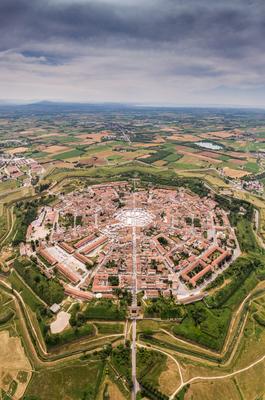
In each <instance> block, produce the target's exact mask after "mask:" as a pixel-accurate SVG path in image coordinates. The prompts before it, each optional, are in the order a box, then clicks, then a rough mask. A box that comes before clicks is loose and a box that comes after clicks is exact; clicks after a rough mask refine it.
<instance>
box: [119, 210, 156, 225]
mask: <svg viewBox="0 0 265 400" xmlns="http://www.w3.org/2000/svg"><path fill="white" fill-rule="evenodd" d="M115 217H116V219H117V220H118V221H120V222H121V223H122V224H123V225H124V226H145V225H148V224H149V223H150V222H151V221H152V220H153V215H152V214H150V213H149V212H147V211H145V210H143V209H141V208H134V209H127V210H121V211H119V212H118V213H117V214H116V216H115Z"/></svg>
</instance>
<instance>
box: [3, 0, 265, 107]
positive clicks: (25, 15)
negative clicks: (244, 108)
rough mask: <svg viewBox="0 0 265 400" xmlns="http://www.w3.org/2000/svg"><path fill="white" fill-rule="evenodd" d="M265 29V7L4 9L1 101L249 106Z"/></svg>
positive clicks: (165, 3)
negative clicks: (196, 103)
mask: <svg viewBox="0 0 265 400" xmlns="http://www.w3.org/2000/svg"><path fill="white" fill-rule="evenodd" d="M264 21H265V2H264V0H220V1H219V2H217V1H214V0H0V86H1V96H7V97H10V98H16V97H19V98H21V99H25V97H27V98H31V99H33V98H34V99H40V98H46V99H64V100H67V99H69V100H80V99H82V100H83V101H87V100H88V101H136V102H138V101H139V102H141V101H143V102H148V103H149V102H152V101H153V100H154V99H155V100H156V101H157V102H166V103H169V102H171V103H174V102H176V101H177V102H180V103H181V104H183V103H185V104H188V103H189V102H191V103H193V104H194V102H195V101H197V102H198V103H200V102H205V101H207V102H208V101H209V102H210V101H214V102H215V104H216V98H220V99H221V100H220V101H222V102H223V101H227V99H228V102H229V103H231V101H232V98H233V93H235V95H234V101H236V102H239V100H240V102H243V103H244V104H247V103H248V99H249V96H250V94H252V93H255V91H257V90H258V88H259V87H264V85H265V74H264V64H265V40H264V38H265V22H264ZM220 87H224V88H225V89H224V90H223V91H220V90H219V91H218V90H217V89H218V88H220ZM229 88H230V89H229ZM225 92H226V93H227V98H226V95H225ZM242 93H245V97H244V98H243V96H242ZM240 96H241V97H242V98H240ZM261 97H262V95H259V96H258V97H257V98H259V99H261ZM252 98H253V99H254V96H252ZM241 100H242V101H241ZM259 101H261V100H259ZM253 104H254V100H253ZM264 104H265V94H264Z"/></svg>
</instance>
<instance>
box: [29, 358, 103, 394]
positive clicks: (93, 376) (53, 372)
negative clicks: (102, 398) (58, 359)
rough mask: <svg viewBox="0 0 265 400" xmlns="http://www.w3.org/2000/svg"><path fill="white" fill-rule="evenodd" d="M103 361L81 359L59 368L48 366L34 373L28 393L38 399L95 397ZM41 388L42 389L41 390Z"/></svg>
mask: <svg viewBox="0 0 265 400" xmlns="http://www.w3.org/2000/svg"><path fill="white" fill-rule="evenodd" d="M103 366H104V365H103V362H102V361H95V362H93V361H91V362H90V363H82V362H80V361H78V362H74V363H71V364H68V365H67V366H63V365H62V366H61V367H58V368H46V369H44V370H41V371H38V373H35V374H33V377H32V379H31V381H30V384H29V386H28V389H27V392H26V395H27V396H29V398H30V396H36V399H38V400H47V399H51V400H62V399H69V400H81V399H85V400H88V399H94V398H95V395H96V392H97V389H98V387H99V384H100V381H101V378H102V371H103ZM40 388H41V390H40Z"/></svg>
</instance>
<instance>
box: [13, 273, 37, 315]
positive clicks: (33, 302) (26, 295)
mask: <svg viewBox="0 0 265 400" xmlns="http://www.w3.org/2000/svg"><path fill="white" fill-rule="evenodd" d="M9 281H10V282H11V284H12V287H13V288H14V289H16V290H17V291H18V292H19V293H20V294H21V296H22V298H23V300H24V301H25V303H26V304H27V305H28V306H29V307H30V308H31V309H32V311H36V310H37V309H38V308H39V307H40V306H43V304H42V303H41V302H40V301H39V299H38V298H37V297H36V296H35V295H34V294H33V292H32V291H31V290H30V289H28V287H27V286H26V285H25V284H24V282H23V281H22V280H21V279H20V278H19V276H18V275H17V274H16V272H14V271H13V272H12V273H11V275H10V276H9Z"/></svg>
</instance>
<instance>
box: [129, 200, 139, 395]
mask: <svg viewBox="0 0 265 400" xmlns="http://www.w3.org/2000/svg"><path fill="white" fill-rule="evenodd" d="M133 208H134V209H135V195H134V194H133ZM132 278H133V279H132V306H133V307H137V234H136V227H135V226H134V225H133V226H132ZM136 331H137V322H136V318H133V321H132V347H131V349H132V382H133V388H132V400H135V399H136V394H137V392H138V391H139V383H138V382H137V377H136V352H137V351H136Z"/></svg>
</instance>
